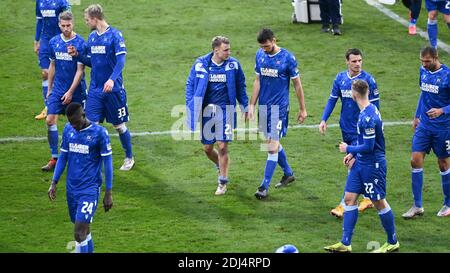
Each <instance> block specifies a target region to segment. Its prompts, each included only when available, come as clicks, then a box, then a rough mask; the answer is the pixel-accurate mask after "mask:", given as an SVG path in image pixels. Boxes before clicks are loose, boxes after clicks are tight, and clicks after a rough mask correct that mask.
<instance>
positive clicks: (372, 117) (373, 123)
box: [357, 104, 386, 164]
mask: <svg viewBox="0 0 450 273" xmlns="http://www.w3.org/2000/svg"><path fill="white" fill-rule="evenodd" d="M357 126H358V127H357V129H358V130H357V131H358V145H362V144H363V143H364V139H373V138H374V139H375V145H374V147H373V149H372V150H371V151H369V152H367V153H358V154H357V160H358V161H359V163H362V164H366V163H367V164H372V163H374V162H383V161H385V160H386V158H385V144H384V132H383V121H382V120H381V115H380V112H379V111H378V108H377V107H376V106H375V105H373V104H369V106H367V107H366V108H364V109H363V110H362V111H361V113H360V114H359V118H358V125H357Z"/></svg>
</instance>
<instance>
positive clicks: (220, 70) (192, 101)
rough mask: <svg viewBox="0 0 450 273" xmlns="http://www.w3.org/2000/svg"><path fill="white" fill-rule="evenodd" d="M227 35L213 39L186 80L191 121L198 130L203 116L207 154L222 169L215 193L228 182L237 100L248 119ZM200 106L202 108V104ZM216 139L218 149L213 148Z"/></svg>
mask: <svg viewBox="0 0 450 273" xmlns="http://www.w3.org/2000/svg"><path fill="white" fill-rule="evenodd" d="M230 53H231V48H230V41H229V39H228V38H227V37H224V36H216V37H214V38H213V39H212V52H210V53H208V54H206V55H205V56H202V57H199V58H198V59H197V60H196V61H195V63H194V65H193V66H192V69H191V72H190V73H189V77H188V79H187V81H186V108H187V112H188V124H189V127H190V129H191V130H195V126H196V123H197V122H198V121H200V120H201V135H202V139H201V142H202V144H203V147H204V150H205V153H206V156H207V157H208V158H209V159H210V160H211V161H212V162H213V163H214V164H215V165H216V166H217V168H218V169H219V177H218V179H217V183H218V185H217V190H216V192H215V195H223V194H225V192H226V191H227V184H228V182H229V181H228V165H229V163H228V162H229V157H228V142H231V141H232V140H233V129H234V128H235V127H236V100H237V101H238V102H239V104H240V106H241V108H242V111H243V112H244V113H245V118H246V119H247V110H248V109H247V108H248V97H247V93H246V85H245V76H244V72H243V70H242V66H241V64H240V63H239V61H238V60H237V59H235V58H233V57H231V56H230ZM200 107H201V108H200ZM216 142H217V146H218V151H216V150H215V149H214V144H215V143H216Z"/></svg>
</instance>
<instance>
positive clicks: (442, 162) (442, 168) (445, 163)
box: [438, 158, 450, 172]
mask: <svg viewBox="0 0 450 273" xmlns="http://www.w3.org/2000/svg"><path fill="white" fill-rule="evenodd" d="M438 165H439V170H440V171H441V172H446V171H447V170H448V169H449V168H450V164H449V163H448V161H447V159H440V158H438Z"/></svg>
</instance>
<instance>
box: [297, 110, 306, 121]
mask: <svg viewBox="0 0 450 273" xmlns="http://www.w3.org/2000/svg"><path fill="white" fill-rule="evenodd" d="M307 116H308V113H306V110H302V111H300V112H298V114H297V121H298V123H303V122H304V121H305V119H306V117H307Z"/></svg>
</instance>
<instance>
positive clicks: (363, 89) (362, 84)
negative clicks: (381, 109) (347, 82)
mask: <svg viewBox="0 0 450 273" xmlns="http://www.w3.org/2000/svg"><path fill="white" fill-rule="evenodd" d="M352 90H355V91H356V93H358V94H359V95H360V96H361V97H364V96H366V95H367V94H368V93H369V85H368V84H367V82H366V81H364V80H354V81H353V82H352Z"/></svg>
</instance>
